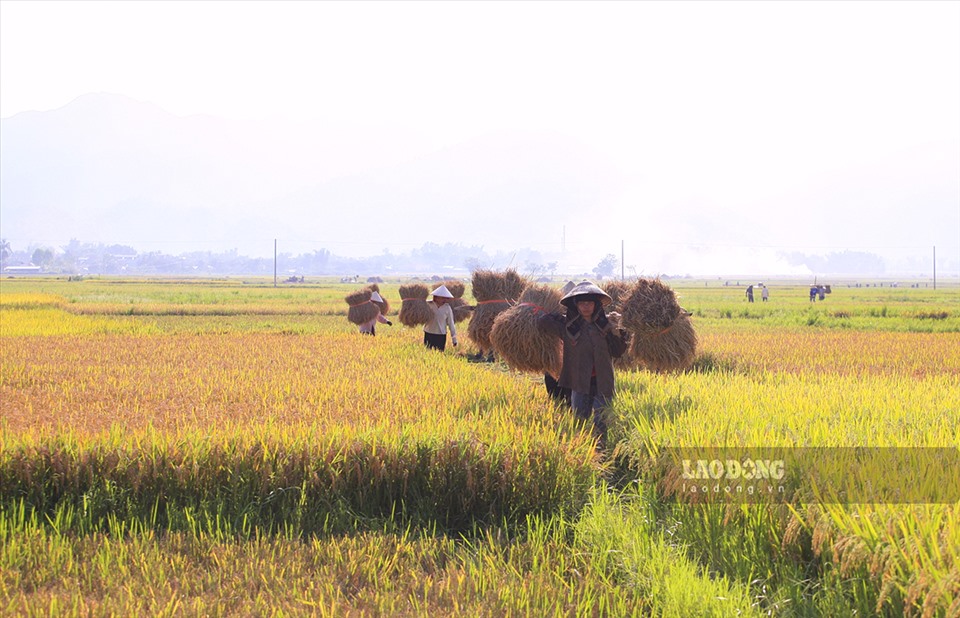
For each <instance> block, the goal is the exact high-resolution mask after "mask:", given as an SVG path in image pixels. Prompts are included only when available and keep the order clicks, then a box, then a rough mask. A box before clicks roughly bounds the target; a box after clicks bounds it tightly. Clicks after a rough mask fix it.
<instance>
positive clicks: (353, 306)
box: [344, 288, 380, 324]
mask: <svg viewBox="0 0 960 618" xmlns="http://www.w3.org/2000/svg"><path fill="white" fill-rule="evenodd" d="M371 293H372V292H371V291H370V290H369V289H367V288H364V289H362V290H357V291H356V292H351V293H350V294H347V296H346V298H345V299H344V300H346V301H347V304H348V305H350V308H349V309H348V310H347V319H348V320H350V322H351V323H352V324H363V323H365V322H369V321H370V320H373V319H376V317H377V313H379V312H380V309H379V308H378V307H377V304H376V303H374V302H371V301H370V294H371Z"/></svg>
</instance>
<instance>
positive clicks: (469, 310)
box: [443, 279, 473, 324]
mask: <svg viewBox="0 0 960 618" xmlns="http://www.w3.org/2000/svg"><path fill="white" fill-rule="evenodd" d="M443 285H445V286H447V289H448V290H450V293H451V294H453V300H451V301H450V303H449V304H450V308H451V309H453V321H454V322H456V323H458V324H459V323H460V322H463V321H464V320H466V319H467V318H469V317H470V316H471V315H473V307H470V306H469V305H467V301H465V300H463V293H464V292H465V291H466V286H465V285H463V281H460V280H457V279H452V280H450V281H444V282H443Z"/></svg>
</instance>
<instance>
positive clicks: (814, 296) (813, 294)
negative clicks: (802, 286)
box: [810, 285, 819, 303]
mask: <svg viewBox="0 0 960 618" xmlns="http://www.w3.org/2000/svg"><path fill="white" fill-rule="evenodd" d="M818 291H819V288H817V286H816V285H811V286H810V302H811V303H815V302H817V292H818Z"/></svg>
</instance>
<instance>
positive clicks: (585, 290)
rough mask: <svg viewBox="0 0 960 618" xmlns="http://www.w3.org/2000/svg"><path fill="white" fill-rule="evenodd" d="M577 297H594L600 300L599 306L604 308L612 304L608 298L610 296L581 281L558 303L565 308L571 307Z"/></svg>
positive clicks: (611, 300)
mask: <svg viewBox="0 0 960 618" xmlns="http://www.w3.org/2000/svg"><path fill="white" fill-rule="evenodd" d="M577 296H596V297H597V298H598V299H600V304H601V305H602V306H604V307H606V306H607V305H609V304H610V303H612V302H613V299H612V298H610V295H609V294H607V293H606V292H604V291H603V290H601V289H600V288H599V287H597V285H595V284H594V283H593V282H591V281H581V282H580V283H578V284H577V285H575V286H573V289H572V290H570V291H569V292H567V293H566V295H565V296H564V297H563V298H561V299H560V303H561V304H563V305H566V306H567V307H573V306H574V303H576V302H577V301H576V300H574V299H575V297H577Z"/></svg>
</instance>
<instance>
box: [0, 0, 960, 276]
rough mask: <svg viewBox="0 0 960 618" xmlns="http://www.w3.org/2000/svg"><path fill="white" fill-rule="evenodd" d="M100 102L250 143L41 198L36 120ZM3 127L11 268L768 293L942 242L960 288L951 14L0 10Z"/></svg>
mask: <svg viewBox="0 0 960 618" xmlns="http://www.w3.org/2000/svg"><path fill="white" fill-rule="evenodd" d="M98 93H107V94H110V95H119V96H120V97H123V99H117V100H114V99H113V98H110V99H108V100H109V101H112V103H110V104H111V105H121V106H122V105H126V104H125V103H122V101H125V100H126V99H129V100H130V101H129V103H130V104H137V103H140V104H149V105H151V106H153V107H154V108H156V109H158V110H160V111H162V112H163V113H165V114H168V115H170V116H172V117H173V118H172V119H171V122H173V121H179V122H173V124H170V125H167V124H164V125H163V126H165V127H166V126H175V127H177V129H176V130H178V131H179V130H183V131H188V128H187V127H196V131H197V134H198V135H199V134H200V133H203V134H204V135H207V136H208V137H209V135H212V134H214V133H215V132H216V131H221V133H216V134H217V135H233V136H235V139H233V138H229V139H228V138H222V137H220V138H217V140H219V141H217V140H214V141H213V142H212V143H214V144H217V146H216V148H214V147H213V146H211V145H210V144H211V142H210V141H205V142H203V143H202V144H200V143H199V142H198V143H197V144H191V142H190V141H189V140H187V141H183V140H179V141H177V140H176V139H174V138H173V137H171V138H170V140H171V141H170V143H169V144H166V145H165V147H168V149H167V150H164V151H163V152H164V153H165V154H166V153H169V152H176V153H178V154H177V155H174V156H180V155H181V154H182V169H181V168H179V167H178V171H177V174H176V175H175V176H174V175H172V176H170V178H171V179H172V180H171V181H170V183H167V182H160V181H159V180H157V183H156V185H155V186H148V184H144V183H143V182H141V181H139V180H137V181H136V182H134V179H137V178H139V176H138V175H137V174H138V173H140V172H134V171H132V170H130V171H129V173H126V172H125V171H122V170H119V169H118V170H117V183H118V185H117V187H114V189H115V190H114V191H112V192H111V191H110V190H106V189H103V188H102V187H100V185H98V188H97V192H93V190H92V189H90V187H89V186H88V187H86V188H85V189H82V190H81V188H79V187H80V186H81V185H79V184H78V185H76V186H77V187H78V188H76V189H70V186H73V185H69V186H68V185H67V184H65V185H64V186H63V187H61V188H62V190H63V192H62V193H58V194H56V195H55V196H54V194H51V193H45V191H50V190H51V189H50V188H49V185H56V184H57V183H60V182H61V179H60V178H49V177H46V176H44V175H43V174H45V173H48V172H44V171H43V169H40V168H37V167H36V166H35V165H34V164H33V163H31V166H32V167H31V168H30V169H23V166H19V167H18V166H17V161H25V160H27V159H26V158H25V157H27V154H26V153H28V151H29V148H28V147H27V146H24V145H23V144H21V143H20V142H17V141H15V139H14V137H13V132H14V130H13V129H11V128H10V127H15V128H16V135H17V136H20V135H35V134H36V133H27V132H26V131H27V129H25V128H23V127H25V126H26V123H27V120H28V119H29V122H30V123H31V124H30V131H47V133H46V134H45V135H46V137H45V138H44V139H45V140H46V141H45V146H44V147H47V148H50V149H51V150H50V151H51V152H56V151H57V147H58V146H57V144H58V143H59V142H58V139H60V138H62V139H64V140H66V139H68V135H66V134H65V133H64V130H63V128H62V127H63V125H62V124H57V125H56V126H57V127H60V129H57V131H59V133H55V132H54V129H53V128H50V127H53V126H54V125H53V124H46V123H45V120H44V119H45V118H48V117H49V118H53V117H54V116H48V115H44V114H53V113H54V112H55V111H56V110H60V109H61V108H65V107H66V106H69V105H75V104H76V103H77V101H76V100H77V99H78V97H84V96H85V95H90V94H98ZM93 101H94V100H92V99H91V100H89V101H88V104H89V105H94V102H93ZM118 101H121V102H118ZM95 102H96V105H101V103H100V100H99V99H96V100H95ZM116 109H119V108H116ZM123 109H125V110H126V109H127V108H126V107H124V108H123ZM131 109H134V108H131ZM136 109H139V108H136ZM38 112H42V113H43V114H37V113H38ZM29 113H33V116H29V118H28V115H29ZM84 113H87V112H86V111H84ZM90 113H92V112H90ZM124 113H128V112H126V111H125V112H124ZM129 113H130V114H133V116H130V117H135V118H137V119H139V118H140V116H139V114H140V113H141V112H140V111H131V112H129ZM143 113H144V114H147V112H143ZM74 114H75V115H76V116H75V117H77V118H81V117H85V116H82V115H81V110H80V108H79V107H76V108H75V110H74ZM0 117H2V118H3V123H4V125H3V127H4V134H0V139H2V140H3V146H4V151H3V159H4V160H3V164H4V166H5V167H4V175H3V177H2V178H0V183H2V184H0V187H2V190H3V193H2V202H0V215H2V218H0V223H2V227H3V230H2V234H3V237H4V238H5V239H7V240H8V241H10V242H11V244H12V245H14V247H15V248H16V247H19V248H24V247H26V246H28V245H29V246H34V245H36V246H40V245H45V246H53V247H56V246H61V245H63V244H65V243H66V242H68V241H69V240H70V239H71V238H78V239H80V240H84V241H98V242H110V243H121V244H126V245H130V246H132V247H135V248H137V249H138V250H142V251H152V250H162V251H169V252H173V253H177V252H181V251H192V250H198V249H201V248H209V249H212V250H225V249H230V248H237V249H238V250H239V251H240V252H242V253H246V254H249V255H267V254H268V253H271V252H272V251H273V240H274V239H277V240H278V243H280V244H281V246H282V247H283V248H285V250H286V251H288V252H294V253H299V252H309V251H313V250H315V249H320V248H325V249H328V250H329V251H331V252H333V253H335V254H339V255H347V256H364V255H373V254H377V253H380V252H382V251H384V250H389V251H392V252H394V253H400V252H404V251H408V250H410V249H411V248H414V247H418V246H420V245H422V244H423V243H425V242H435V243H438V244H444V243H462V244H464V245H476V246H482V247H484V248H485V249H486V250H489V251H491V252H492V251H501V252H506V253H507V254H509V253H510V252H511V251H513V250H518V249H523V248H529V249H532V250H535V251H538V252H541V253H542V254H543V256H544V259H545V260H548V259H552V260H555V261H559V262H560V263H561V268H562V269H564V270H567V271H569V272H577V271H581V270H588V269H590V268H591V267H593V266H594V265H596V264H597V262H598V261H599V260H600V259H601V258H602V257H603V256H604V255H607V254H615V255H616V256H617V257H618V259H619V258H620V256H621V249H622V251H623V257H624V260H625V262H626V264H628V265H630V266H632V267H633V272H636V273H638V274H641V273H643V274H660V273H673V274H695V275H700V274H716V275H719V274H729V273H751V274H753V273H756V274H772V275H775V274H807V273H809V272H811V269H810V268H809V266H807V265H804V264H801V263H799V262H798V261H796V260H794V261H791V260H790V259H789V258H788V257H787V256H789V255H791V254H829V253H839V252H844V251H855V252H864V253H871V254H876V255H879V256H882V257H883V258H884V259H885V260H886V261H887V267H888V270H889V271H891V272H900V271H902V272H909V273H915V274H929V271H930V270H931V269H932V259H931V256H932V248H933V247H934V246H936V248H937V249H936V254H937V262H938V264H937V268H938V270H939V271H940V272H941V273H942V274H944V275H948V274H950V273H952V276H957V275H958V274H960V2H611V3H604V2H414V3H409V2H384V3H381V2H344V3H339V2H253V1H251V2H73V1H71V2H14V1H10V0H3V1H2V2H0ZM194 117H196V118H194ZM58 118H59V117H58ZM57 122H58V123H62V122H65V121H64V120H63V119H62V118H60V119H59V120H57ZM130 122H134V121H132V120H131V121H130ZM136 122H140V120H136ZM157 122H160V121H157ZM163 122H167V121H166V120H165V121H163ZM14 123H19V124H16V125H15V124H14ZM191 123H192V124H191ZM213 126H216V127H219V129H213V128H211V127H213ZM8 130H9V131H10V133H9V134H7V133H8ZM164 130H165V131H169V129H164ZM137 131H139V130H137ZM66 133H69V131H67V132H66ZM134 134H139V133H138V132H136V131H135V132H134ZM146 134H150V135H154V134H151V133H144V135H146ZM57 136H60V137H57ZM33 139H34V141H35V140H36V138H33ZM105 139H106V138H105ZM111 139H112V138H111ZM162 139H163V138H162V135H160V136H159V137H156V140H160V141H162ZM178 139H179V138H178ZM205 139H207V138H205ZM156 140H153V139H152V140H151V141H152V142H153V143H151V144H149V146H150V147H151V148H155V149H158V148H159V147H160V146H159V145H158V144H157V143H156ZM70 143H71V144H73V142H70ZM105 143H107V142H105ZM116 143H117V142H114V141H110V142H109V144H110V145H111V148H113V147H114V145H115V144H116ZM145 146H147V145H146V144H144V143H142V142H141V143H137V142H136V140H131V141H130V143H128V144H126V145H124V146H123V148H127V149H131V150H130V151H129V153H134V151H136V150H137V149H139V148H142V147H145ZM72 147H73V146H71V148H72ZM83 152H85V153H86V154H84V155H83V156H87V157H97V156H100V155H99V154H98V151H97V149H96V148H89V149H87V150H85V151H83ZM124 152H127V151H123V152H121V153H120V156H125V155H124ZM151 152H159V150H156V151H151ZM129 153H128V154H129ZM74 154H75V153H74ZM201 154H202V156H203V164H204V165H208V166H210V168H211V169H215V170H216V172H215V173H214V174H213V175H211V173H210V172H208V171H201V169H200V168H196V167H191V166H192V165H193V164H194V162H196V161H197V160H199V158H200V155H201ZM45 156H47V155H45ZM111 156H117V152H113V153H112V155H111ZM127 160H130V161H132V160H140V158H138V157H137V156H134V155H133V154H130V156H129V157H127ZM24 165H25V164H24ZM51 169H52V168H51ZM207 169H208V168H206V167H205V168H203V170H207ZM191 174H194V175H196V176H197V177H200V178H201V180H197V181H196V182H193V183H192V184H191V183H186V184H181V183H183V182H184V181H183V179H184V177H187V176H190V175H191ZM174 181H175V182H176V184H175V185H174V184H171V183H174ZM123 183H126V184H123ZM121 186H122V189H123V190H122V191H121V190H120V188H118V187H121ZM174 186H175V189H174V188H173V187H174ZM43 187H46V188H43ZM41 188H43V189H42V190H41ZM94 196H96V197H94ZM54 199H55V200H56V201H57V202H58V204H57V207H58V208H60V209H61V210H59V211H49V212H48V214H46V215H44V212H47V211H44V210H43V209H44V208H47V207H48V206H49V205H48V203H47V202H48V201H50V200H54ZM111 201H112V203H111ZM49 207H51V208H52V206H49ZM148 207H150V208H154V209H155V210H157V211H160V212H163V213H167V215H166V218H167V219H168V220H167V221H162V220H161V219H162V217H161V218H157V216H156V214H154V215H153V217H152V218H151V217H150V216H148V215H143V218H141V214H140V213H141V210H140V209H146V208H148ZM70 208H73V209H74V211H73V212H71V211H70V210H69V209H70ZM63 209H66V210H63ZM118 209H127V211H128V212H129V213H133V214H131V217H133V218H134V220H132V221H126V222H125V223H124V225H125V227H121V226H120V223H123V221H122V219H123V218H122V217H117V216H115V215H116V213H117V212H118ZM144 212H146V211H145V210H144ZM191 213H193V214H191ZM73 214H75V215H76V216H72V215H73ZM194 216H197V217H198V218H197V219H196V221H193V220H192V217H194ZM245 217H246V218H245ZM170 219H172V221H171V220H170ZM231 219H233V220H235V221H237V222H240V224H238V225H230V224H226V223H224V224H223V225H210V221H216V220H220V221H224V222H226V221H228V220H231ZM137 221H140V222H141V223H140V225H139V226H138V225H137ZM246 221H250V222H254V221H255V222H256V223H249V224H247V223H244V222H246ZM166 225H170V226H174V225H176V226H177V227H165V226H166ZM505 265H506V264H495V265H493V266H501V267H502V266H505Z"/></svg>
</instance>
